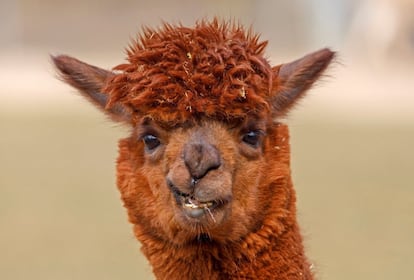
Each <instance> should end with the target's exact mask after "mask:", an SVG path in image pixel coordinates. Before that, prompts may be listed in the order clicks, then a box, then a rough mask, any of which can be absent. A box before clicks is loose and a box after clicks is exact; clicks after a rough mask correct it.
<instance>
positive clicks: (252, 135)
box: [242, 131, 261, 148]
mask: <svg viewBox="0 0 414 280" xmlns="http://www.w3.org/2000/svg"><path fill="white" fill-rule="evenodd" d="M260 135H261V134H260V132H259V131H249V132H247V133H246V134H244V135H243V138H242V141H243V142H244V143H246V144H249V145H250V146H253V147H255V148H256V147H257V146H258V145H259V142H260Z"/></svg>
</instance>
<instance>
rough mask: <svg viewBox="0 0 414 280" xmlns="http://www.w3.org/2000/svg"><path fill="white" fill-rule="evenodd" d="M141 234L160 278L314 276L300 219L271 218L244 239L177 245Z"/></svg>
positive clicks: (295, 277) (281, 277)
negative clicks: (282, 221) (277, 220)
mask: <svg viewBox="0 0 414 280" xmlns="http://www.w3.org/2000/svg"><path fill="white" fill-rule="evenodd" d="M140 237H141V238H139V239H140V240H141V242H142V245H143V247H142V251H143V252H144V254H145V255H146V256H147V258H148V259H149V261H150V264H151V265H152V267H153V272H154V274H155V276H156V277H157V279H182V280H186V279H240V278H243V279H279V280H287V279H306V280H310V279H313V277H312V273H311V271H310V264H309V263H308V261H307V260H306V257H305V256H304V252H303V246H302V239H301V236H300V234H299V229H298V226H297V223H296V221H293V222H292V223H290V224H285V225H283V229H282V232H281V228H280V225H279V224H278V223H275V222H271V221H269V222H268V223H266V224H263V226H262V227H261V228H260V229H259V230H258V231H256V232H251V233H249V234H248V235H247V236H246V237H245V238H243V239H242V240H241V241H240V242H232V243H229V244H218V243H215V242H214V241H211V240H197V241H194V243H192V244H188V245H185V246H179V247H177V246H175V245H172V244H171V243H166V242H165V241H162V240H156V239H153V238H148V236H147V237H146V238H142V236H140Z"/></svg>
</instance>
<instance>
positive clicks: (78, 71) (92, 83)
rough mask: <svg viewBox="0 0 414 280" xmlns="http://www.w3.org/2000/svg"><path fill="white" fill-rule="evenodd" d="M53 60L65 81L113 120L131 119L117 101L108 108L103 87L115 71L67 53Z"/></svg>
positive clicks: (126, 120)
mask: <svg viewBox="0 0 414 280" xmlns="http://www.w3.org/2000/svg"><path fill="white" fill-rule="evenodd" d="M52 61H53V63H54V64H55V66H56V68H57V70H58V72H59V73H58V74H59V77H60V78H61V79H62V80H63V81H64V82H66V83H67V84H69V85H71V86H72V87H74V88H76V89H77V90H79V92H80V93H81V94H82V96H84V97H85V98H86V99H87V100H89V101H90V102H91V103H92V104H94V105H95V106H96V107H98V109H100V110H101V111H103V112H104V113H105V114H106V115H108V116H109V117H110V118H111V119H112V120H114V121H117V122H127V123H129V122H130V121H131V115H130V113H129V111H128V110H127V108H125V106H124V105H122V104H117V103H115V104H113V105H111V107H110V108H106V105H107V104H108V99H109V96H108V95H107V94H106V93H105V92H103V91H102V89H103V88H104V86H105V83H106V82H107V81H108V79H110V78H112V77H113V76H114V75H115V74H114V73H113V72H111V71H108V70H104V69H101V68H98V67H96V66H93V65H89V64H87V63H85V62H82V61H79V60H77V59H76V58H73V57H70V56H66V55H59V56H52Z"/></svg>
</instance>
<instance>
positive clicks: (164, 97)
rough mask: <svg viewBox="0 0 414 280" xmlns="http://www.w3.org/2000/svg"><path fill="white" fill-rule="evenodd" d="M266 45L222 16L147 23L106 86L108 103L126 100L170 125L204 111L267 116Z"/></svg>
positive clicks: (228, 116)
mask: <svg viewBox="0 0 414 280" xmlns="http://www.w3.org/2000/svg"><path fill="white" fill-rule="evenodd" d="M266 45H267V41H264V42H260V41H259V36H258V35H255V34H253V33H252V32H251V30H245V29H244V28H243V27H242V26H240V25H236V24H234V23H229V22H220V21H219V20H217V19H214V20H212V21H211V22H207V21H200V22H197V23H196V25H195V27H194V28H188V27H184V26H182V25H169V24H164V25H163V27H162V28H160V29H158V30H154V29H150V28H144V30H143V34H142V35H141V36H140V37H139V39H138V40H137V41H134V42H133V43H132V44H131V46H130V47H129V49H127V54H128V63H126V64H121V65H118V66H116V67H115V68H114V70H117V71H120V74H117V75H115V76H114V77H112V78H111V79H110V80H109V81H108V82H107V84H106V86H105V88H104V90H103V91H104V92H106V93H107V94H109V103H108V105H107V107H111V106H112V105H113V104H115V103H121V104H124V105H126V106H127V107H128V108H130V109H131V110H132V111H133V112H134V113H133V114H134V115H137V116H139V117H144V116H147V117H150V118H152V119H155V120H157V121H159V122H161V123H168V124H169V125H171V124H174V123H175V124H178V123H182V122H185V121H188V120H190V119H194V118H196V119H197V118H202V117H208V118H213V119H217V120H222V121H230V120H235V119H244V118H245V117H246V116H247V115H249V116H253V117H264V116H266V115H267V114H268V113H269V104H268V101H267V100H268V97H269V95H270V93H271V91H272V69H271V67H270V65H269V63H268V62H267V60H266V59H265V58H264V57H263V52H264V49H265V47H266Z"/></svg>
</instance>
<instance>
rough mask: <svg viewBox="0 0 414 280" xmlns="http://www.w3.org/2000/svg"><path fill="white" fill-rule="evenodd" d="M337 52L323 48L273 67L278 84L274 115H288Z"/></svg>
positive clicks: (273, 106) (275, 82)
mask: <svg viewBox="0 0 414 280" xmlns="http://www.w3.org/2000/svg"><path fill="white" fill-rule="evenodd" d="M334 56H335V53H334V52H332V51H331V50H329V49H322V50H319V51H316V52H314V53H311V54H308V55H306V56H304V57H302V58H300V59H298V60H295V61H293V62H290V63H285V64H281V65H278V66H275V67H273V68H272V70H273V77H274V78H273V83H274V84H276V85H277V88H276V91H275V92H274V93H273V97H272V100H271V104H272V109H273V117H280V116H284V115H286V113H287V112H288V111H289V109H290V108H291V107H292V106H293V105H294V104H296V103H297V101H298V100H299V99H300V98H301V97H302V96H303V95H304V93H305V92H306V91H307V90H308V89H309V88H310V87H311V86H312V85H313V84H314V82H315V81H316V80H318V78H319V77H320V76H321V75H322V73H323V72H324V70H325V69H326V68H327V67H328V65H329V63H330V62H331V61H332V59H333V58H334Z"/></svg>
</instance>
